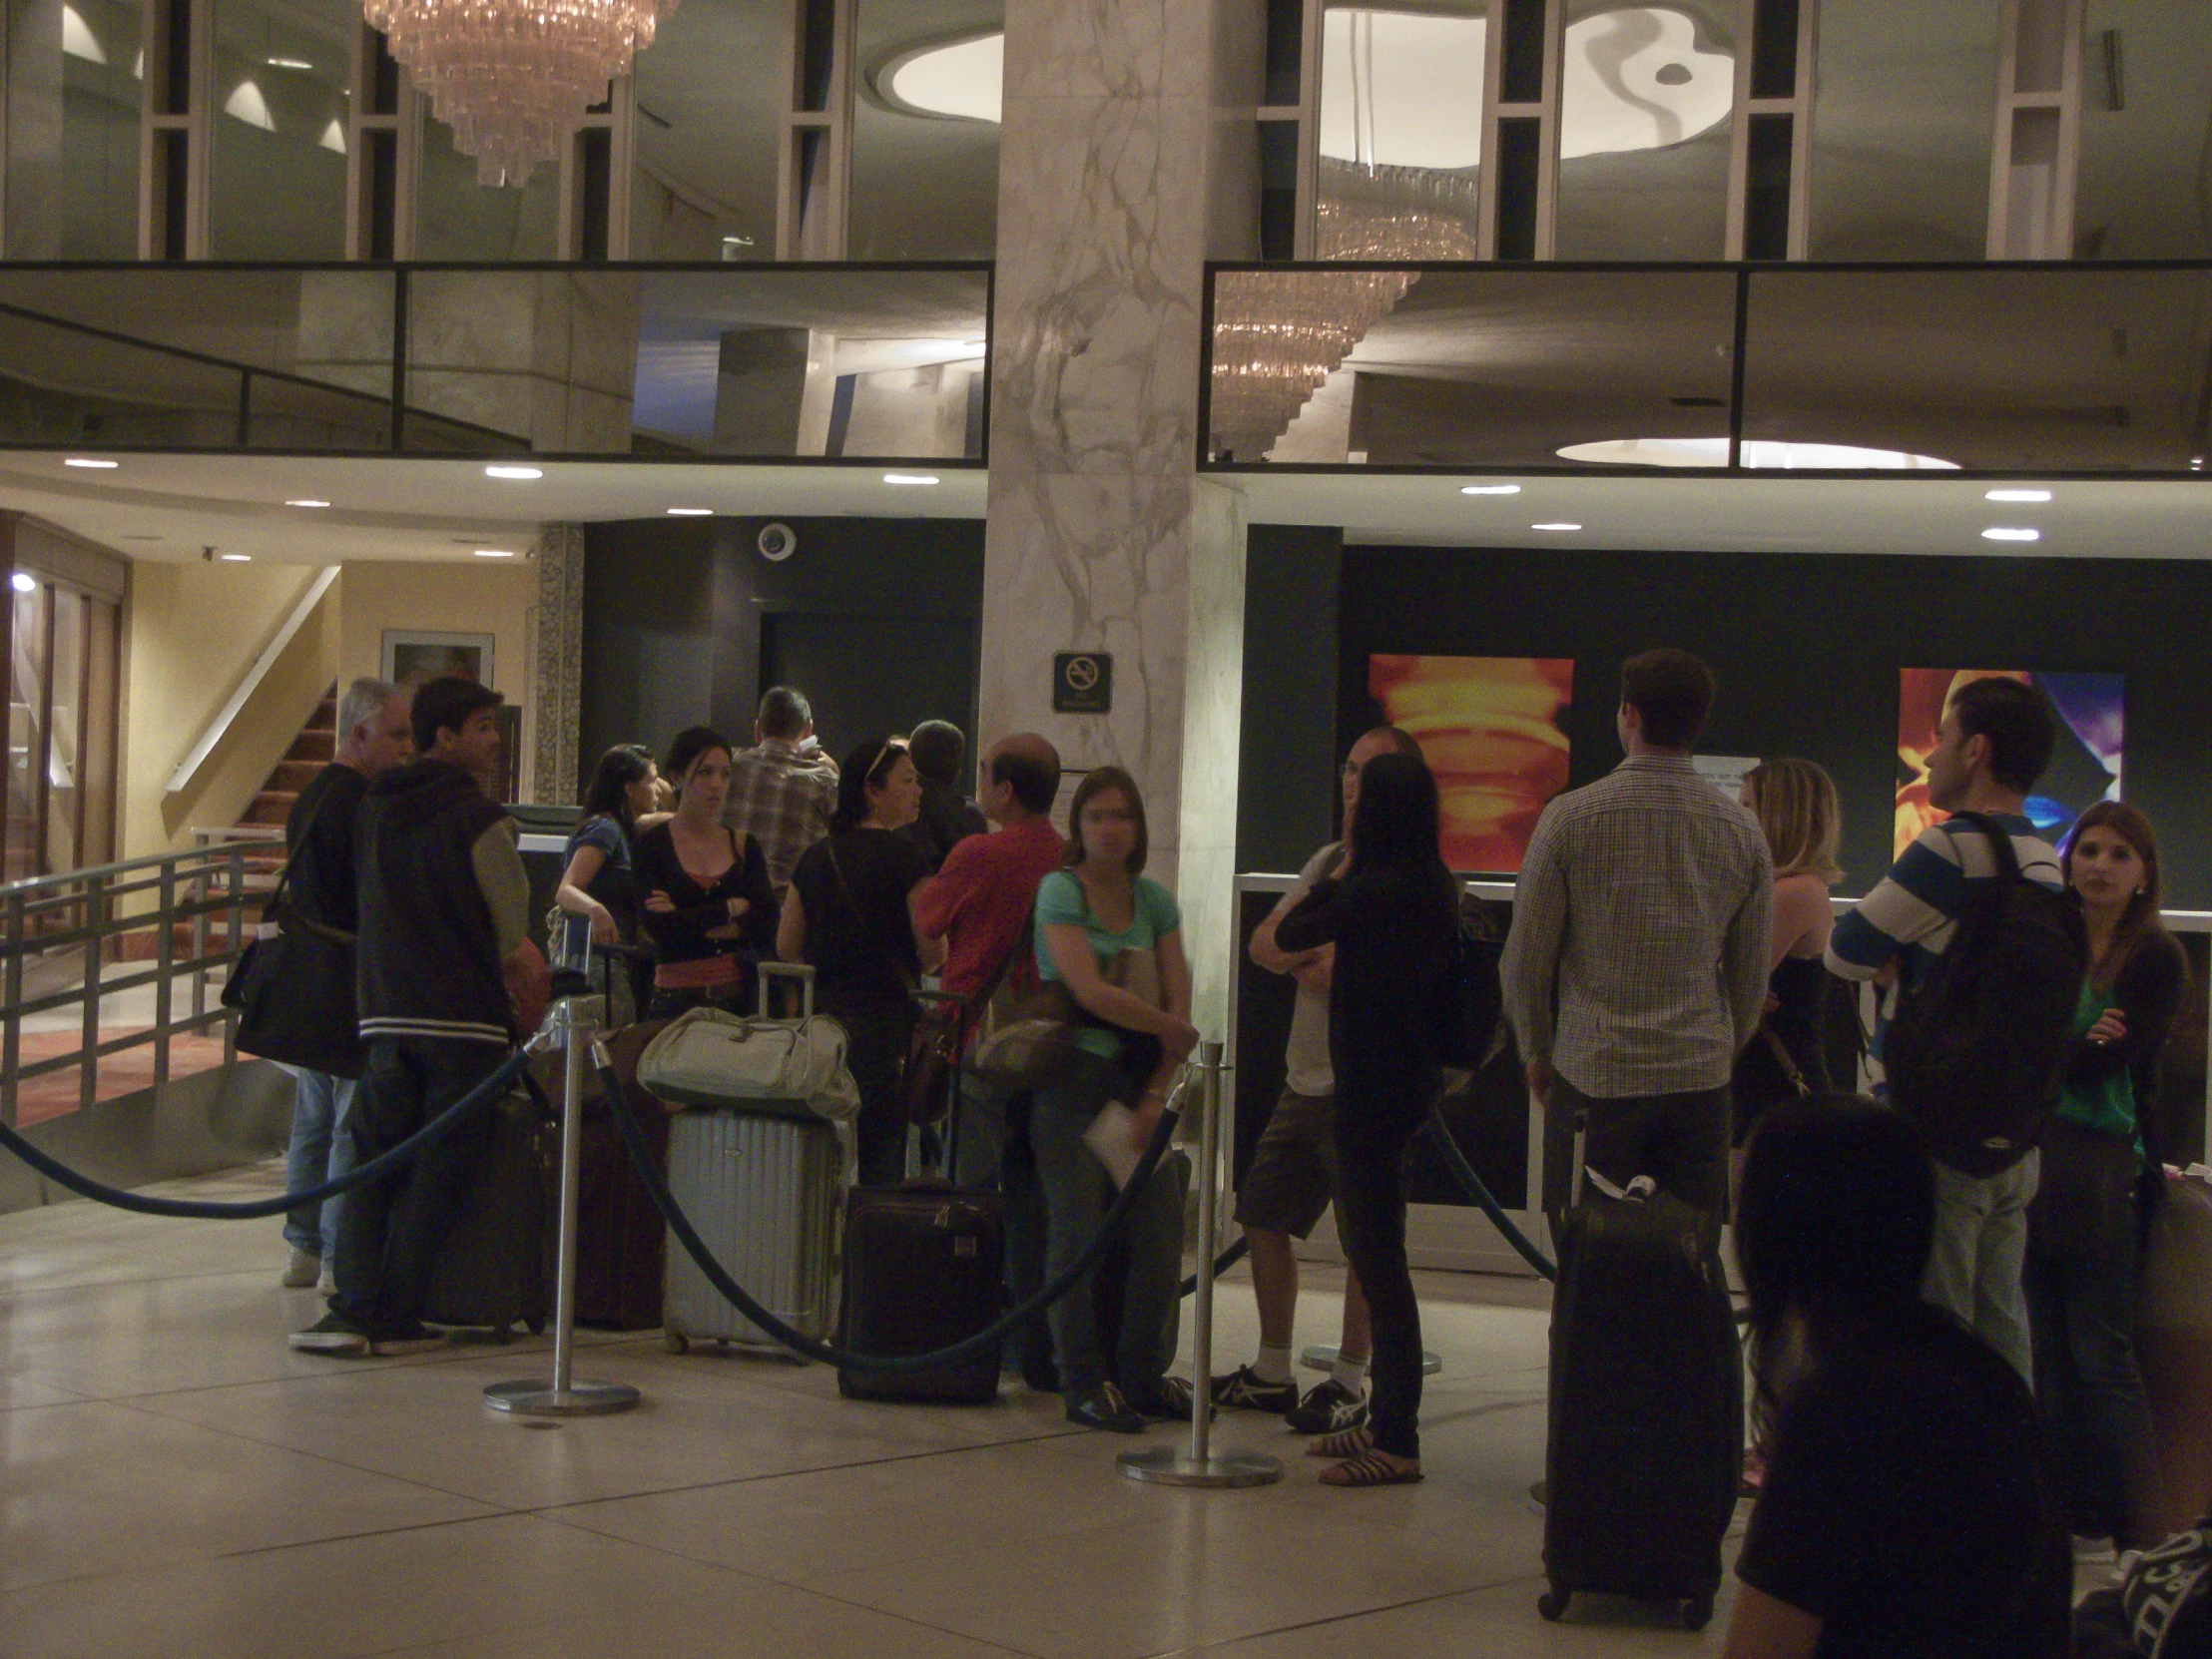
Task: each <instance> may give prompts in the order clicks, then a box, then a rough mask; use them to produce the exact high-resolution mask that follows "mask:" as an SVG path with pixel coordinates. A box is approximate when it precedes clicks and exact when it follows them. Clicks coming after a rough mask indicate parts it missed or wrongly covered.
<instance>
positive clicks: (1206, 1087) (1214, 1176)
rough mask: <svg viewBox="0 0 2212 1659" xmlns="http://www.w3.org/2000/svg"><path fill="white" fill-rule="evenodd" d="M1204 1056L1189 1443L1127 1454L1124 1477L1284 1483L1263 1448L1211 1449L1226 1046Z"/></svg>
mask: <svg viewBox="0 0 2212 1659" xmlns="http://www.w3.org/2000/svg"><path fill="white" fill-rule="evenodd" d="M1198 1053H1199V1060H1198V1064H1199V1094H1198V1100H1199V1107H1198V1110H1199V1124H1198V1170H1197V1175H1198V1184H1199V1185H1198V1239H1199V1246H1198V1294H1197V1296H1196V1298H1195V1299H1194V1300H1193V1302H1192V1304H1191V1442H1190V1448H1189V1450H1188V1451H1178V1450H1177V1449H1176V1448H1175V1447H1174V1446H1172V1445H1163V1446H1148V1447H1147V1448H1145V1449H1144V1450H1143V1451H1125V1452H1123V1453H1122V1454H1121V1457H1120V1459H1119V1461H1120V1466H1121V1472H1122V1473H1123V1474H1125V1475H1127V1476H1128V1477H1129V1478H1130V1479H1132V1480H1147V1481H1153V1482H1157V1483H1158V1484H1161V1485H1167V1486H1265V1485H1267V1484H1269V1483H1270V1482H1272V1481H1276V1480H1280V1479H1282V1478H1283V1464H1282V1461H1281V1460H1280V1459H1278V1458H1275V1457H1270V1456H1268V1455H1267V1454H1266V1453H1265V1452H1258V1451H1216V1450H1214V1447H1213V1391H1214V1390H1213V1377H1214V1227H1215V1219H1216V1218H1215V1208H1216V1196H1217V1194H1218V1192H1219V1187H1218V1181H1219V1176H1220V1165H1221V1073H1222V1045H1221V1044H1220V1043H1218V1042H1203V1043H1200V1044H1199V1045H1198Z"/></svg>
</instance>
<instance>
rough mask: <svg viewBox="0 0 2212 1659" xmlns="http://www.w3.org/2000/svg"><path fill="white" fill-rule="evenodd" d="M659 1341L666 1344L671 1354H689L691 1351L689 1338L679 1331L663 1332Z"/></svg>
mask: <svg viewBox="0 0 2212 1659" xmlns="http://www.w3.org/2000/svg"><path fill="white" fill-rule="evenodd" d="M661 1341H662V1342H664V1343H666V1344H668V1351H669V1353H671V1354H689V1353H690V1352H691V1339H690V1338H689V1337H687V1336H685V1335H684V1334H683V1332H681V1331H668V1332H664V1333H662V1336H661Z"/></svg>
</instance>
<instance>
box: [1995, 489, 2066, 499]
mask: <svg viewBox="0 0 2212 1659" xmlns="http://www.w3.org/2000/svg"><path fill="white" fill-rule="evenodd" d="M1981 499H1982V500H1984V501H2048V500H2049V499H2050V491H2049V490H1987V491H1984V492H1983V493H1982V497H1981Z"/></svg>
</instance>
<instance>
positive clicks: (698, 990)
mask: <svg viewBox="0 0 2212 1659" xmlns="http://www.w3.org/2000/svg"><path fill="white" fill-rule="evenodd" d="M668 771H669V776H670V778H671V779H673V780H674V781H675V784H676V789H677V798H676V816H675V817H673V818H671V819H669V820H668V821H667V822H666V823H665V824H660V825H656V826H655V827H654V828H653V829H651V830H647V831H646V832H645V833H644V834H642V835H640V836H639V837H638V841H637V846H636V848H635V849H634V852H633V854H632V861H633V864H634V865H635V868H636V878H637V883H638V885H639V887H640V888H642V889H643V890H644V892H645V912H644V915H643V916H642V917H641V920H642V921H643V922H644V925H645V930H646V933H647V934H648V935H649V936H650V937H651V938H652V940H653V943H654V946H655V948H656V950H657V951H658V952H659V957H660V961H659V965H658V966H657V967H655V969H654V971H653V1004H652V1007H651V1008H650V1009H649V1010H648V1015H649V1017H651V1018H653V1019H674V1018H675V1017H676V1016H677V1015H678V1014H681V1013H684V1012H685V1011H687V1010H688V1009H692V1008H696V1007H700V1006H702V1005H703V1004H708V1003H713V1004H718V1005H722V1006H735V1007H743V1006H744V1004H745V999H746V995H747V983H746V982H747V981H748V980H749V979H750V978H751V977H752V975H751V972H750V969H751V967H752V964H753V963H755V962H757V961H759V960H760V956H761V953H762V952H764V951H766V950H768V949H769V948H770V947H771V945H772V944H773V943H774V942H775V938H776V890H775V889H774V888H773V887H771V886H770V885H769V879H768V860H767V859H766V858H765V857H763V856H762V853H761V843H760V842H759V841H757V840H755V839H754V838H753V837H752V836H751V835H748V834H745V833H743V832H742V831H740V830H730V829H726V828H725V827H724V826H723V822H722V809H723V803H724V802H725V800H726V799H727V798H728V796H729V794H730V746H729V744H728V743H726V742H724V741H723V739H722V738H721V736H720V735H719V734H717V733H715V732H714V731H712V730H710V729H709V728H707V727H704V726H694V727H692V728H691V729H690V730H688V731H685V732H681V733H679V734H678V735H677V738H676V742H675V743H674V744H673V745H672V746H671V747H670V749H669V752H668Z"/></svg>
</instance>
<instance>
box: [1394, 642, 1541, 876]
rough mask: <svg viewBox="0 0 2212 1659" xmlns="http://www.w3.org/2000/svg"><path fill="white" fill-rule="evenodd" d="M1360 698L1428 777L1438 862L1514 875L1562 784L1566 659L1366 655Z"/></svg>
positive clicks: (1456, 868)
mask: <svg viewBox="0 0 2212 1659" xmlns="http://www.w3.org/2000/svg"><path fill="white" fill-rule="evenodd" d="M1368 694H1369V695H1370V696H1371V697H1373V698H1374V699H1375V701H1376V702H1377V703H1378V704H1380V705H1381V706H1382V712H1383V719H1384V720H1385V721H1387V722H1388V723H1389V724H1390V725H1392V726H1396V727H1399V728H1401V729H1403V730H1404V731H1406V732H1408V733H1410V734H1411V735H1412V737H1413V739H1414V741H1415V742H1417V743H1418V744H1419V745H1420V748H1421V753H1422V755H1424V756H1426V757H1427V760H1428V767H1429V770H1430V771H1431V772H1433V773H1434V774H1435V775H1436V789H1437V793H1438V795H1439V796H1440V797H1441V805H1442V810H1443V829H1442V836H1441V846H1440V850H1441V851H1442V853H1443V858H1444V862H1445V863H1447V864H1449V865H1450V866H1451V867H1452V868H1453V869H1455V870H1461V871H1466V872H1470V873H1475V872H1478V873H1481V874H1486V875H1511V874H1515V873H1517V872H1518V871H1519V869H1520V866H1521V857H1522V855H1523V854H1524V853H1525V852H1526V851H1527V850H1528V837H1529V836H1530V835H1531V834H1532V833H1533V832H1534V831H1535V829H1536V820H1537V819H1538V818H1540V817H1541V816H1542V815H1543V810H1544V808H1545V806H1546V805H1547V804H1548V803H1549V802H1550V800H1551V798H1552V797H1553V796H1555V795H1558V794H1559V793H1560V792H1561V791H1563V790H1565V789H1566V787H1567V712H1568V710H1569V709H1570V708H1571V707H1572V706H1573V703H1574V663H1573V660H1572V659H1570V658H1565V657H1395V656H1372V657H1370V658H1369V659H1368Z"/></svg>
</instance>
